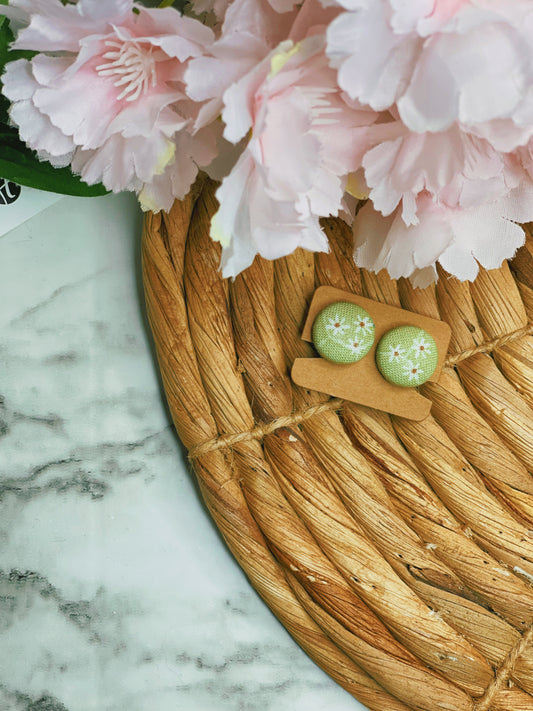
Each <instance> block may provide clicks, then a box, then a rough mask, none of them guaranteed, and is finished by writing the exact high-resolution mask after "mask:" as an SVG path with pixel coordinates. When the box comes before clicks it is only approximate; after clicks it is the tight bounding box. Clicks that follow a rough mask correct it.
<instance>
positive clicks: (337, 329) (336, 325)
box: [326, 314, 350, 336]
mask: <svg viewBox="0 0 533 711" xmlns="http://www.w3.org/2000/svg"><path fill="white" fill-rule="evenodd" d="M326 328H327V330H328V331H329V332H330V333H332V334H334V335H335V336H336V335H339V336H342V335H343V333H344V332H345V331H347V330H348V329H349V328H350V326H349V325H348V324H347V323H346V319H345V318H344V316H339V315H338V314H335V316H334V317H333V318H330V319H328V322H327V323H326Z"/></svg>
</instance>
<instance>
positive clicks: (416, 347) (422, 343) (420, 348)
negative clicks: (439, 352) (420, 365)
mask: <svg viewBox="0 0 533 711" xmlns="http://www.w3.org/2000/svg"><path fill="white" fill-rule="evenodd" d="M411 350H412V351H414V352H415V358H427V357H428V355H431V354H432V353H433V344H432V343H431V341H430V340H429V339H428V338H427V337H426V336H424V335H423V334H422V335H420V336H417V337H416V338H415V339H414V341H413V345H412V346H411Z"/></svg>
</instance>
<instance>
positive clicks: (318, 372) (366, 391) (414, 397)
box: [291, 286, 451, 421]
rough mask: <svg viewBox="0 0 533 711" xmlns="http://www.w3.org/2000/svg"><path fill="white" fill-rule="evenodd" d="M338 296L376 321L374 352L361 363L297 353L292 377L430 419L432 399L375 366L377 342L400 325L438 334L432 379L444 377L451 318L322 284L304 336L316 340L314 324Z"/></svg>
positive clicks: (340, 394) (376, 406) (379, 407)
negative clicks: (394, 381)
mask: <svg viewBox="0 0 533 711" xmlns="http://www.w3.org/2000/svg"><path fill="white" fill-rule="evenodd" d="M337 301H349V302H351V303H354V304H357V305H358V306H361V307H362V308H363V309H365V310H366V311H367V312H368V313H369V314H370V316H371V317H372V319H373V320H374V324H375V329H376V330H375V340H374V344H373V346H372V348H371V350H370V351H369V353H368V354H367V355H366V356H365V357H364V358H362V359H361V360H360V361H358V362H357V363H350V364H349V365H341V364H337V363H330V362H329V361H328V360H325V359H324V358H320V357H318V356H317V357H316V358H297V359H296V360H295V361H294V364H293V367H292V373H291V375H292V379H293V381H294V382H295V383H296V385H300V386H302V387H304V388H308V389H310V390H318V391H319V392H322V393H327V394H328V395H332V396H333V397H340V398H343V399H344V400H349V401H350V402H355V403H357V404H358V405H366V406H367V407H372V408H374V409H376V410H382V411H383V412H388V413H389V414H391V415H399V416H401V417H405V418H407V419H409V420H416V421H420V420H423V419H425V418H426V417H427V416H428V415H429V412H430V410H431V401H430V400H428V399H427V398H425V397H423V396H422V395H420V393H419V392H418V391H417V390H416V389H415V388H404V387H401V386H399V385H393V384H392V383H389V382H388V381H387V380H385V378H384V377H383V376H382V375H381V373H380V372H379V370H378V368H377V366H376V357H375V354H376V347H377V345H378V343H379V341H380V339H381V337H382V336H383V335H384V334H385V333H386V332H387V331H390V330H391V329H392V328H395V327H396V326H417V327H418V328H423V329H424V330H425V331H427V332H428V333H429V334H431V335H432V336H433V338H434V339H435V343H436V344H437V349H438V354H439V359H438V363H437V368H436V369H435V372H434V373H433V375H432V377H431V378H430V381H432V382H434V381H437V380H438V379H439V376H440V373H441V371H442V367H443V365H444V360H445V358H446V353H447V352H448V346H449V344H450V338H451V329H450V327H449V326H448V324H447V323H444V322H443V321H437V320H435V319H432V318H428V317H427V316H421V315H420V314H416V313H413V312H411V311H405V310H404V309H398V308H396V307H394V306H387V305H386V304H381V303H379V302H378V301H372V300H371V299H365V298H364V297H363V296H358V295H357V294H351V293H349V292H346V291H341V290H340V289H335V288H334V287H332V286H321V287H319V288H318V289H317V290H316V291H315V294H314V296H313V300H312V302H311V305H310V307H309V313H308V315H307V320H306V322H305V326H304V330H303V333H302V338H303V340H304V341H308V342H310V343H312V342H313V338H312V335H311V334H312V327H313V322H314V320H315V318H316V317H317V316H318V314H319V313H320V311H322V309H323V308H325V307H326V306H328V305H329V304H333V303H335V302H337Z"/></svg>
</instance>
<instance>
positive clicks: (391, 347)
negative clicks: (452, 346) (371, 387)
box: [376, 326, 439, 388]
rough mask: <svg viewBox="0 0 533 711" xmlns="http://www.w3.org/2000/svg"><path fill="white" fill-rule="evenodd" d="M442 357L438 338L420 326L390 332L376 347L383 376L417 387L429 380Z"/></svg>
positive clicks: (405, 327) (379, 367) (394, 329)
mask: <svg viewBox="0 0 533 711" xmlns="http://www.w3.org/2000/svg"><path fill="white" fill-rule="evenodd" d="M438 359H439V354H438V352H437V344H436V343H435V340H434V339H433V337H432V336H431V335H430V334H429V333H428V332H427V331H424V330H423V329H422V328H417V327H416V326H399V327H398V328H393V329H392V330H390V331H387V333H385V335H384V336H383V337H382V338H381V339H380V341H379V343H378V345H377V348H376V365H377V367H378V369H379V372H380V373H381V375H382V376H383V377H384V378H385V380H388V381H389V383H392V384H393V385H400V386H401V387H403V388H415V387H417V386H418V385H422V383H425V382H426V380H429V379H430V378H431V376H432V375H433V373H434V372H435V369H436V367H437V362H438Z"/></svg>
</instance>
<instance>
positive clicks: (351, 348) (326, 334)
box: [313, 301, 375, 364]
mask: <svg viewBox="0 0 533 711" xmlns="http://www.w3.org/2000/svg"><path fill="white" fill-rule="evenodd" d="M374 334H375V326H374V321H373V320H372V318H371V317H370V315H369V314H368V312H367V311H365V310H364V309H363V308H361V307H360V306H357V304H352V303H350V302H348V301H339V302H337V303H334V304H329V306H326V307H325V308H324V309H322V311H321V312H320V313H319V314H318V316H317V317H316V319H315V321H314V323H313V343H314V345H315V348H316V349H317V351H318V353H319V354H320V355H321V356H322V358H325V359H326V360H329V361H330V362H332V363H345V364H347V363H356V362H357V361H359V360H361V358H364V356H366V354H367V353H368V351H369V350H370V349H371V348H372V346H373V344H374Z"/></svg>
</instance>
